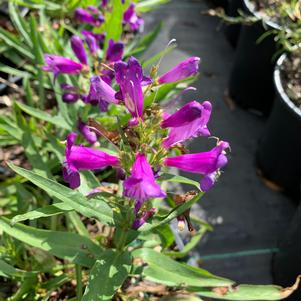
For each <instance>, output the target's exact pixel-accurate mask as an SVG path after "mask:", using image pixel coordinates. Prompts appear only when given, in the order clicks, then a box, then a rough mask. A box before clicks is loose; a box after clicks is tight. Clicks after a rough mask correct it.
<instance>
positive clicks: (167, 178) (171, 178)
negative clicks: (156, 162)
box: [158, 173, 200, 190]
mask: <svg viewBox="0 0 301 301" xmlns="http://www.w3.org/2000/svg"><path fill="white" fill-rule="evenodd" d="M158 181H159V182H163V181H166V182H175V183H182V184H188V185H192V186H194V187H196V188H197V189H198V190H200V183H199V182H197V181H193V180H191V179H189V178H186V177H183V176H179V175H172V174H168V173H164V174H162V175H161V176H160V178H158Z"/></svg>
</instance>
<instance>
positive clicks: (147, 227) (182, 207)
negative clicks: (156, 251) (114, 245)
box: [138, 192, 204, 232]
mask: <svg viewBox="0 0 301 301" xmlns="http://www.w3.org/2000/svg"><path fill="white" fill-rule="evenodd" d="M203 195H204V192H200V193H198V194H197V195H196V196H195V197H194V198H192V199H191V200H190V201H188V202H186V203H184V204H182V205H179V206H177V207H175V208H173V209H172V210H171V211H170V212H169V213H168V214H167V215H165V216H163V217H161V218H160V221H157V222H155V223H153V224H149V223H145V224H144V225H143V226H142V227H140V228H139V229H138V231H142V232H144V231H150V230H154V229H156V228H158V227H160V226H161V225H164V224H166V223H169V222H170V221H171V220H173V219H174V218H176V217H177V216H178V215H180V214H182V213H183V212H185V211H186V210H187V209H189V208H190V207H191V206H192V205H193V204H194V203H196V202H197V201H198V200H199V199H200V198H201V197H202V196H203Z"/></svg>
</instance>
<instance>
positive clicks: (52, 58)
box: [42, 54, 83, 77]
mask: <svg viewBox="0 0 301 301" xmlns="http://www.w3.org/2000/svg"><path fill="white" fill-rule="evenodd" d="M44 61H45V66H43V67H42V69H43V70H44V71H48V72H53V74H54V76H55V77H57V76H58V75H59V74H60V73H65V74H77V73H80V72H81V71H82V69H83V65H82V64H80V63H77V62H75V61H73V60H70V59H68V58H66V57H63V56H58V55H52V54H44Z"/></svg>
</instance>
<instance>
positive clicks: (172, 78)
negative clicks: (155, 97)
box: [158, 57, 200, 84]
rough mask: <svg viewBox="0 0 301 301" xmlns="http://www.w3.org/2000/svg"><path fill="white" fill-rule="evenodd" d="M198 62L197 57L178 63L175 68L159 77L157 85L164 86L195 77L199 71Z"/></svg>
mask: <svg viewBox="0 0 301 301" xmlns="http://www.w3.org/2000/svg"><path fill="white" fill-rule="evenodd" d="M199 62H200V58H199V57H191V58H188V59H187V60H185V61H183V62H181V63H179V64H178V65H177V66H175V67H174V68H172V69H171V70H169V71H168V72H166V73H165V74H163V75H162V76H160V77H159V79H158V83H159V84H166V83H172V82H177V81H180V80H183V79H185V78H188V77H190V76H194V75H196V74H197V73H198V70H199Z"/></svg>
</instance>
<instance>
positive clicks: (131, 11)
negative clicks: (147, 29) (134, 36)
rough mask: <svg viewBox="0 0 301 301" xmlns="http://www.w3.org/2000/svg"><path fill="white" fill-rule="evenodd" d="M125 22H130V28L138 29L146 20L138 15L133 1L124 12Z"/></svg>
mask: <svg viewBox="0 0 301 301" xmlns="http://www.w3.org/2000/svg"><path fill="white" fill-rule="evenodd" d="M123 22H124V24H128V25H129V27H130V29H131V30H133V31H137V30H139V29H140V28H142V27H143V25H144V20H143V19H142V18H140V17H139V16H137V14H136V11H135V4H134V3H131V4H130V6H129V7H128V8H127V10H126V11H125V12H124V14H123Z"/></svg>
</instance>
